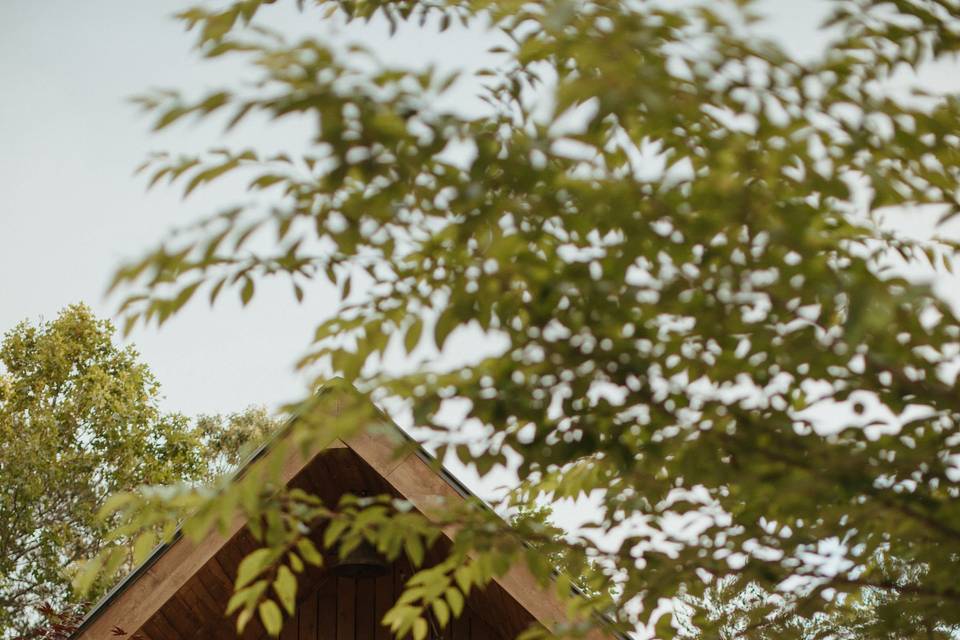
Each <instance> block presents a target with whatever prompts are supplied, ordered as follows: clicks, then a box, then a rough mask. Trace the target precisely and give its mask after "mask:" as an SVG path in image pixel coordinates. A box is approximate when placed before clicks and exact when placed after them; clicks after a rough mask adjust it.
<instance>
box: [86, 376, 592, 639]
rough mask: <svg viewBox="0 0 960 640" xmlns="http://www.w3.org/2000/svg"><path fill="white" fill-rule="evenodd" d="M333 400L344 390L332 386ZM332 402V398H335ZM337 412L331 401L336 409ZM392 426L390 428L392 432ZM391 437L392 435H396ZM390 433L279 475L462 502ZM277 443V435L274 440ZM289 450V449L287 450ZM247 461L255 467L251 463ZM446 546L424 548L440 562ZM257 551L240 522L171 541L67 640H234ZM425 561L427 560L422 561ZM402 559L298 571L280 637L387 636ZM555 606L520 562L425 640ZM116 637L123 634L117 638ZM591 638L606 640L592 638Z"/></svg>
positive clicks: (293, 461)
mask: <svg viewBox="0 0 960 640" xmlns="http://www.w3.org/2000/svg"><path fill="white" fill-rule="evenodd" d="M332 393H333V394H343V393H344V392H343V391H340V390H334V391H332ZM336 402H339V400H336ZM337 406H339V405H337ZM394 428H395V427H394ZM396 431H397V433H399V429H397V430H396ZM388 436H389V434H384V433H380V434H378V435H373V434H370V433H366V432H363V433H360V434H357V435H355V436H353V437H350V438H347V439H343V440H336V441H334V442H333V443H332V444H330V445H329V446H327V447H326V448H324V449H323V450H321V451H318V452H316V453H315V454H313V455H309V456H306V457H304V456H301V455H300V454H299V453H298V452H291V453H290V454H289V455H287V457H286V459H285V462H284V466H283V470H282V479H283V481H284V482H286V483H287V484H288V485H289V486H295V487H300V488H303V489H305V490H308V491H311V492H313V493H315V494H317V495H319V496H321V497H322V498H323V499H324V500H325V501H327V504H336V503H337V500H338V499H339V498H340V496H341V495H343V494H345V493H352V494H355V495H379V494H392V495H394V496H397V497H403V498H406V499H407V500H409V501H410V502H411V503H413V505H414V506H415V507H417V508H421V509H422V508H423V507H425V506H426V505H428V504H429V501H431V500H434V499H435V498H436V497H437V496H440V497H442V498H445V499H454V500H456V499H463V498H464V497H466V496H467V495H468V493H467V490H466V489H465V488H464V487H463V486H462V485H461V484H460V483H459V482H457V481H456V479H455V478H453V477H452V476H450V475H449V474H447V473H445V472H443V471H440V472H437V471H436V466H435V465H431V464H430V462H431V459H430V457H429V455H428V454H427V453H425V452H424V451H422V450H415V451H412V452H411V453H409V454H408V455H406V456H403V457H400V458H397V457H395V456H394V450H395V440H394V439H392V438H391V437H388ZM281 437H284V436H281ZM290 449H293V447H290ZM250 464H257V460H256V459H255V460H254V461H252V462H251V463H250ZM446 543H447V541H446V540H445V539H444V538H441V540H440V542H439V543H438V544H437V545H435V547H434V548H433V549H432V550H431V551H430V554H433V556H434V558H435V559H438V558H439V557H442V554H443V553H444V546H445V544H446ZM256 548H257V543H256V541H255V540H254V539H253V537H252V536H251V534H250V533H249V531H247V529H246V526H245V522H243V521H242V520H239V519H238V520H237V521H236V522H235V523H234V524H233V525H232V527H231V528H230V530H229V531H228V532H227V534H226V535H219V534H211V535H210V536H208V537H207V538H206V539H204V540H202V541H200V542H199V543H193V542H191V541H190V540H188V539H186V538H177V539H175V540H174V542H172V543H171V544H169V545H166V546H164V547H161V548H159V549H157V550H156V551H155V552H154V553H153V554H152V556H151V557H150V558H149V559H148V560H147V561H146V562H145V563H144V564H143V565H142V566H141V567H139V568H138V569H137V570H136V571H134V572H133V573H132V574H131V575H130V576H128V577H127V578H126V579H125V580H124V581H123V582H122V583H121V584H120V585H119V586H118V587H117V588H116V589H114V590H113V591H112V592H111V593H110V594H108V595H107V596H106V597H105V598H104V599H103V600H102V601H101V602H100V603H99V604H98V605H97V606H96V607H95V608H94V609H93V610H92V611H91V612H90V614H89V615H88V616H87V617H86V619H85V620H84V622H83V623H82V624H81V626H80V627H79V628H78V629H77V630H76V631H75V632H74V634H73V635H72V639H74V640H118V639H119V640H122V639H123V638H124V637H126V638H132V637H134V636H138V637H139V638H140V639H141V640H193V639H196V640H220V639H224V640H229V639H232V638H237V634H236V632H235V630H234V619H233V618H230V619H228V618H225V617H224V610H225V608H226V603H227V601H228V599H229V598H230V595H231V594H232V592H233V583H234V580H235V578H236V571H237V566H238V564H239V562H240V560H241V559H242V558H243V557H244V556H245V555H246V554H248V553H249V552H251V551H253V550H254V549H256ZM430 559H431V558H430V557H429V555H428V558H427V562H428V563H429V562H430ZM412 573H413V569H412V567H411V566H410V564H409V562H408V561H407V560H406V559H405V558H404V557H402V556H401V558H400V559H398V560H397V561H396V562H394V563H393V565H392V566H391V567H390V568H389V570H388V572H387V574H386V575H384V576H381V577H376V578H345V577H336V576H333V575H331V573H330V572H329V570H327V569H323V570H320V569H317V570H313V571H312V572H311V571H308V572H306V573H304V574H302V575H301V578H300V585H299V588H298V598H299V601H298V604H297V611H296V615H295V616H294V617H292V618H289V619H287V620H286V622H285V624H284V627H283V631H282V633H281V635H280V637H281V639H283V640H314V639H324V640H368V639H373V640H381V639H383V640H387V639H388V638H390V637H391V634H390V631H389V630H388V629H387V628H386V627H383V626H381V625H380V623H379V622H380V620H382V618H383V615H384V613H385V612H386V611H387V609H389V608H390V607H391V606H392V605H393V603H394V602H395V600H396V598H397V597H398V596H399V594H400V592H401V590H402V587H403V584H404V582H405V581H406V579H407V578H408V577H409V576H410V575H412ZM563 617H564V612H563V608H562V606H561V604H560V602H559V601H558V600H557V599H556V598H555V597H554V596H553V595H552V593H550V591H549V590H545V589H543V588H541V587H540V586H539V585H538V584H537V582H536V580H535V579H534V578H533V577H532V575H530V574H529V573H528V571H527V570H526V568H525V567H524V566H521V565H517V566H515V567H514V568H513V569H512V570H511V571H510V572H509V573H508V574H506V575H505V576H503V577H500V578H496V579H494V581H493V582H492V583H491V584H489V585H488V586H487V587H486V588H485V589H483V590H479V591H477V590H475V591H474V592H473V593H472V594H471V595H470V597H469V598H468V600H467V604H466V607H465V608H464V611H463V614H462V615H461V617H460V618H458V619H456V620H455V621H453V622H452V623H451V624H450V625H448V627H447V628H446V629H445V630H444V631H442V632H439V631H436V630H434V629H431V632H430V636H428V637H431V638H432V639H438V638H445V639H449V640H461V639H462V640H487V639H491V640H492V639H504V640H507V639H509V638H514V637H515V636H516V635H517V634H518V633H520V632H521V631H523V630H524V629H526V628H527V627H528V626H529V625H531V624H535V623H540V624H544V625H547V626H552V625H553V624H554V623H556V622H558V621H561V620H563ZM121 632H122V633H123V635H121ZM241 637H242V639H243V640H261V639H265V638H267V637H268V636H267V634H266V632H265V631H264V629H263V628H262V627H261V626H260V624H259V621H254V622H252V623H251V624H249V625H248V627H247V629H246V630H245V631H244V633H243V634H242V636H241ZM591 637H592V638H596V639H599V638H602V637H606V635H604V634H600V633H596V634H594V635H592V636H591Z"/></svg>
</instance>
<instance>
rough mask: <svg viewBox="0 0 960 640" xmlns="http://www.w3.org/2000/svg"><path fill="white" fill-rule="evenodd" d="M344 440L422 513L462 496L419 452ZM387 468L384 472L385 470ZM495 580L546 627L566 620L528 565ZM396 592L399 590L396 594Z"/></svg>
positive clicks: (364, 438) (594, 639) (596, 639)
mask: <svg viewBox="0 0 960 640" xmlns="http://www.w3.org/2000/svg"><path fill="white" fill-rule="evenodd" d="M344 443H345V444H346V445H347V446H348V447H350V448H351V449H353V450H354V451H355V452H356V453H357V455H359V456H360V457H361V458H363V460H364V461H365V462H366V463H367V464H369V465H370V466H371V467H373V468H374V469H375V470H376V471H377V472H379V473H381V474H382V475H383V476H384V477H385V478H386V480H387V482H389V483H390V485H391V486H392V487H393V488H394V489H396V491H397V492H398V493H400V495H402V496H404V497H405V498H406V499H407V500H409V501H410V502H411V503H413V505H414V506H415V507H416V508H417V509H418V510H419V511H420V512H422V513H423V514H425V515H427V517H429V514H430V512H431V511H432V510H434V509H435V508H436V506H437V504H438V502H440V501H444V502H451V501H462V500H463V497H462V496H461V495H460V493H459V492H458V491H457V490H455V489H454V488H453V487H452V486H451V485H450V483H448V482H447V481H446V480H444V479H443V477H442V476H440V475H439V474H438V473H437V472H436V471H435V470H434V469H432V468H431V467H430V465H428V464H427V463H426V462H424V461H423V460H422V459H421V458H420V456H418V455H416V454H410V455H407V456H406V457H404V458H403V459H402V460H400V461H396V458H394V457H393V455H392V450H391V451H390V454H389V455H388V454H387V453H386V452H385V448H386V447H385V443H384V442H383V441H382V440H380V441H378V439H377V438H374V437H371V436H369V435H368V434H366V433H361V434H358V435H356V436H353V437H349V438H346V439H344ZM384 471H386V473H384ZM455 534H456V531H455V529H454V528H451V527H446V528H445V529H444V535H445V536H446V537H447V538H448V539H450V540H452V539H453V537H454V536H455ZM493 580H494V582H495V583H496V584H497V585H498V586H499V587H500V588H502V589H503V590H504V591H505V592H506V593H507V594H508V595H509V596H510V597H511V598H513V599H514V600H515V601H516V602H517V603H518V604H519V605H520V606H521V607H523V608H524V609H526V610H527V611H528V612H530V614H531V615H532V616H533V617H534V618H535V619H536V620H537V621H538V622H539V623H540V624H542V625H543V626H545V627H546V628H547V629H552V628H554V627H555V626H556V625H557V624H558V623H562V622H565V621H567V619H568V618H567V615H566V611H565V608H564V606H563V604H562V603H561V602H560V600H559V598H557V597H556V596H555V595H554V594H553V593H552V592H551V591H550V590H549V589H544V588H543V587H541V586H540V583H539V582H538V581H537V579H536V578H535V577H534V576H533V574H532V573H530V571H529V569H527V567H526V564H524V563H517V564H514V565H513V567H511V569H510V570H509V571H508V572H507V573H506V574H504V575H502V576H497V577H494V579H493ZM397 595H399V594H397ZM586 637H587V638H590V640H601V639H607V638H609V637H610V636H609V635H607V634H605V633H602V632H600V631H599V630H594V631H592V632H590V633H589V634H587V636H586Z"/></svg>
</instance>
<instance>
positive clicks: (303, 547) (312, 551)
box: [297, 538, 323, 567]
mask: <svg viewBox="0 0 960 640" xmlns="http://www.w3.org/2000/svg"><path fill="white" fill-rule="evenodd" d="M297 550H298V551H300V557H302V558H303V559H304V560H305V561H306V562H308V563H309V564H312V565H313V566H315V567H320V566H323V556H322V555H320V552H319V551H317V548H316V547H315V546H314V545H313V542H311V541H310V539H309V538H300V540H298V541H297Z"/></svg>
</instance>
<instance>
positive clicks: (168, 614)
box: [160, 596, 203, 638]
mask: <svg viewBox="0 0 960 640" xmlns="http://www.w3.org/2000/svg"><path fill="white" fill-rule="evenodd" d="M160 615H161V616H163V618H164V619H165V620H166V621H167V622H168V623H169V624H170V626H171V627H173V628H174V629H175V630H176V633H177V635H176V637H177V638H191V637H193V634H194V633H195V632H196V630H197V629H199V628H201V627H202V626H203V622H202V621H201V620H200V619H199V618H197V617H196V615H195V614H194V613H193V612H192V611H190V609H188V608H187V607H186V605H185V604H183V602H181V600H180V598H178V597H176V596H174V597H173V598H170V599H169V600H168V601H167V602H166V604H164V605H163V608H162V609H161V610H160Z"/></svg>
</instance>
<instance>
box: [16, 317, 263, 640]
mask: <svg viewBox="0 0 960 640" xmlns="http://www.w3.org/2000/svg"><path fill="white" fill-rule="evenodd" d="M113 338H114V329H113V327H112V325H111V324H110V323H109V322H108V321H105V320H98V319H96V318H95V317H94V316H93V315H92V313H91V312H90V309H89V308H87V307H85V306H83V305H73V306H69V307H67V308H65V309H64V310H63V311H61V312H60V314H59V315H58V316H57V317H56V319H54V320H51V321H47V322H41V323H38V324H31V323H29V322H22V323H20V324H19V325H17V326H16V327H14V328H13V329H11V330H10V331H8V332H7V333H6V334H4V336H3V340H2V343H0V487H2V490H0V637H3V638H10V637H14V636H15V635H19V636H22V637H29V636H28V633H30V632H33V631H36V630H37V629H38V628H39V627H38V624H39V623H40V622H42V620H43V618H44V617H49V615H53V616H55V617H62V614H64V613H65V612H69V611H74V610H76V611H81V612H82V611H83V609H84V605H83V604H82V603H81V602H79V601H78V599H77V598H76V597H75V596H74V595H73V593H72V589H71V580H72V578H73V577H74V574H75V572H76V570H77V566H78V563H79V561H81V560H84V559H87V558H89V557H91V556H93V555H95V554H96V553H98V552H99V551H100V549H101V548H103V546H104V545H105V544H106V542H107V540H108V538H109V536H108V534H109V532H110V529H111V527H112V525H113V523H112V522H111V521H109V520H108V521H104V520H102V519H100V518H99V517H98V516H97V512H98V510H99V509H100V507H102V506H103V504H104V502H105V501H106V499H107V498H108V497H109V496H110V495H111V494H114V493H117V492H120V491H129V490H132V489H134V488H136V487H138V486H140V485H171V484H175V483H179V482H188V483H199V482H205V481H208V480H209V479H210V478H211V477H213V476H216V475H219V474H220V473H222V472H223V471H225V470H226V469H227V468H229V467H230V466H231V465H235V464H236V463H237V462H238V457H239V455H240V452H241V450H242V449H243V446H244V445H246V444H249V443H250V442H251V441H254V442H255V441H258V440H262V438H263V437H264V435H266V433H267V432H268V431H269V430H272V429H273V428H275V427H276V424H277V423H276V421H275V420H274V419H273V418H271V417H270V416H269V415H268V414H267V413H266V411H265V410H263V409H256V408H253V409H249V410H247V411H245V412H242V413H239V414H236V415H231V416H202V417H200V418H198V419H197V420H196V421H192V420H190V419H188V418H187V417H186V416H184V415H182V414H177V413H164V412H162V411H161V410H160V408H159V406H158V400H159V392H160V386H159V384H158V383H157V381H156V379H155V378H154V377H153V375H152V374H151V373H150V370H149V368H148V367H147V365H146V364H144V363H143V362H142V361H141V360H140V357H139V355H138V354H137V352H136V351H135V350H134V349H133V348H132V347H123V348H121V347H119V346H117V345H116V344H115V343H114V341H113ZM154 539H156V538H154ZM120 542H121V543H123V542H125V541H124V540H121V541H120ZM148 542H149V538H144V540H143V543H141V544H147V543H148ZM151 547H152V545H151ZM119 549H121V550H123V549H124V547H123V546H122V544H121V546H120V547H119ZM149 550H150V547H148V548H147V549H146V551H149ZM140 553H143V551H140ZM115 558H116V564H115V565H114V567H113V570H112V571H110V572H105V575H103V576H102V577H101V579H100V580H99V581H98V582H97V583H95V584H92V585H91V590H90V591H89V592H88V593H87V596H88V597H94V598H95V597H97V596H98V595H99V594H101V593H103V591H104V590H105V589H107V588H109V587H110V586H111V585H112V581H113V579H114V578H115V576H116V571H117V570H124V569H126V570H129V569H130V568H131V565H130V558H129V554H123V553H118V554H116V556H115Z"/></svg>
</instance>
